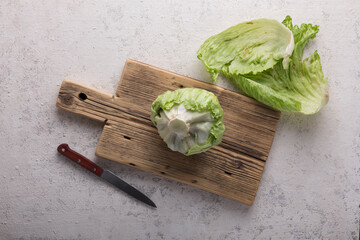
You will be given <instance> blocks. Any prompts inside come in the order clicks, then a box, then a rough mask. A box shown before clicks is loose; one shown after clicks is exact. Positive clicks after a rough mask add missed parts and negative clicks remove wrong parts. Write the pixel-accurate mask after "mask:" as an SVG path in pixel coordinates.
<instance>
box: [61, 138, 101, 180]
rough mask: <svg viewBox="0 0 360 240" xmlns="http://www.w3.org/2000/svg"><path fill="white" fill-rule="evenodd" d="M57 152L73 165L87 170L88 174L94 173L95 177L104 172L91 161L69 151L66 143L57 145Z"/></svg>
mask: <svg viewBox="0 0 360 240" xmlns="http://www.w3.org/2000/svg"><path fill="white" fill-rule="evenodd" d="M57 150H58V152H59V153H61V154H62V155H64V156H65V157H67V158H69V159H71V160H72V161H74V162H75V163H77V164H79V165H80V166H82V167H84V168H86V169H87V170H89V171H90V172H92V173H94V174H95V175H97V176H99V177H100V176H101V174H102V173H103V172H104V170H103V169H102V168H101V167H99V166H98V165H96V164H95V163H93V162H92V161H90V160H89V159H87V158H86V157H84V156H83V155H81V154H79V153H77V152H75V151H73V150H71V149H70V147H69V145H67V144H66V143H63V144H61V145H59V146H58V148H57Z"/></svg>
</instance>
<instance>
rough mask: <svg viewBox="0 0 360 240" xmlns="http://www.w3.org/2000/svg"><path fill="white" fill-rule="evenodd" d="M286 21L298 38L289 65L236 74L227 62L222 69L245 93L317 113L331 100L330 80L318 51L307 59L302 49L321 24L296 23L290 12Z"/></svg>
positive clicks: (270, 103) (277, 106) (275, 104)
mask: <svg viewBox="0 0 360 240" xmlns="http://www.w3.org/2000/svg"><path fill="white" fill-rule="evenodd" d="M283 24H284V25H285V26H286V27H287V28H289V29H290V30H291V31H292V33H293V36H294V41H295V47H294V51H293V54H292V56H291V57H290V59H289V68H287V69H285V68H284V67H283V65H282V64H281V62H278V63H277V64H275V65H274V66H273V67H272V68H270V69H268V70H265V71H262V72H258V73H256V74H252V73H250V74H234V73H233V71H232V70H231V69H229V68H228V66H226V65H225V66H223V67H222V69H221V73H222V74H223V75H224V76H225V77H227V78H228V79H230V80H231V81H232V82H233V83H234V84H235V85H236V86H237V87H238V88H239V89H240V90H241V91H242V92H243V93H245V94H246V95H248V96H250V97H253V98H255V99H256V100H258V101H259V102H262V103H264V104H266V105H268V106H271V107H273V108H275V109H277V110H279V111H284V112H301V113H304V114H314V113H316V112H318V111H319V110H320V109H321V108H322V107H323V106H324V105H326V103H327V102H328V100H329V97H328V81H327V78H324V74H323V72H322V66H321V62H320V56H319V54H318V53H317V51H315V52H314V53H313V54H312V55H311V56H310V57H308V58H306V59H304V60H303V52H304V48H305V46H306V45H307V43H308V42H309V40H310V39H313V38H315V37H316V34H317V33H318V31H319V27H318V26H317V25H315V26H313V25H312V24H302V25H301V26H300V27H299V26H296V25H295V26H293V24H292V20H291V17H290V16H287V17H286V18H285V20H284V21H283Z"/></svg>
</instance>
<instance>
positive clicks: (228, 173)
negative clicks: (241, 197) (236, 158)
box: [224, 171, 232, 176]
mask: <svg viewBox="0 0 360 240" xmlns="http://www.w3.org/2000/svg"><path fill="white" fill-rule="evenodd" d="M224 173H225V174H227V175H229V176H231V175H232V173H231V172H228V171H224Z"/></svg>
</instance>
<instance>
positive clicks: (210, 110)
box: [151, 88, 225, 156]
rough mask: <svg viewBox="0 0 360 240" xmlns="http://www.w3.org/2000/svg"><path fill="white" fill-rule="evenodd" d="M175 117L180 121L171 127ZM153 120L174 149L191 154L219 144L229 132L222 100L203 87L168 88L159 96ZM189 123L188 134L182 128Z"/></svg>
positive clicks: (152, 110)
mask: <svg viewBox="0 0 360 240" xmlns="http://www.w3.org/2000/svg"><path fill="white" fill-rule="evenodd" d="M184 108H185V109H184ZM172 118H178V120H179V121H175V124H176V125H175V126H174V127H175V128H174V127H172V126H169V120H171V119H172ZM151 121H152V122H153V123H154V125H155V126H156V127H157V128H158V131H159V134H160V136H161V137H162V138H163V140H164V141H165V142H166V143H167V145H168V147H169V148H170V149H172V150H175V151H179V152H181V153H183V154H185V155H187V156H188V155H192V154H196V153H201V152H204V151H206V150H207V149H209V148H211V147H212V146H214V145H217V144H219V143H220V142H221V139H222V136H223V134H224V131H225V125H224V123H223V110H222V108H221V106H220V103H219V100H218V99H217V97H216V96H215V95H214V94H213V93H211V92H209V91H206V90H203V89H199V88H183V89H178V90H175V91H173V92H171V91H167V92H165V93H164V94H162V95H160V96H158V97H157V98H156V100H155V101H154V102H153V104H152V106H151ZM170 125H171V124H170ZM186 126H188V130H189V132H187V133H188V134H187V135H186V134H185V135H184V134H182V130H183V129H184V128H186ZM169 129H170V130H169ZM171 129H172V130H171ZM169 131H173V132H169ZM174 131H175V132H174ZM174 133H176V134H174ZM190 135H191V136H190ZM186 136H188V137H186ZM204 136H206V137H204Z"/></svg>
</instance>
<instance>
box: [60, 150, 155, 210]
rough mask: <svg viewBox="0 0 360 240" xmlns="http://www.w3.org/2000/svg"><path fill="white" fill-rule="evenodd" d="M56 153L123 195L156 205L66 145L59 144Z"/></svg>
mask: <svg viewBox="0 0 360 240" xmlns="http://www.w3.org/2000/svg"><path fill="white" fill-rule="evenodd" d="M57 150H58V152H59V153H61V154H62V155H64V156H65V157H67V158H69V159H70V160H72V161H74V162H75V163H77V164H78V165H80V166H82V167H84V168H85V169H87V170H89V171H90V172H92V173H93V174H95V175H96V176H98V177H101V178H102V179H104V180H105V181H107V182H109V183H111V184H112V185H114V186H116V187H117V188H119V189H121V190H122V191H124V192H125V193H127V194H129V195H130V196H132V197H134V198H136V199H137V200H139V201H141V202H143V203H146V204H148V205H150V206H152V207H154V208H156V205H155V203H154V202H153V201H151V199H150V198H148V197H147V196H146V195H145V194H143V193H142V192H140V191H139V190H137V189H136V188H134V187H133V186H131V185H130V184H128V183H126V182H125V181H123V180H121V179H120V178H119V177H118V176H116V175H115V174H113V173H112V172H110V171H109V170H104V169H102V168H101V167H100V166H98V165H97V164H96V163H94V162H92V161H90V160H89V159H87V158H86V157H84V156H83V155H81V154H80V153H77V152H75V151H74V150H72V149H70V147H69V145H68V144H66V143H63V144H60V145H59V146H58V148H57Z"/></svg>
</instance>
